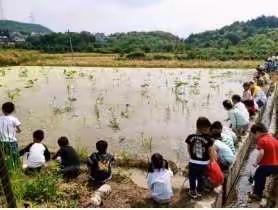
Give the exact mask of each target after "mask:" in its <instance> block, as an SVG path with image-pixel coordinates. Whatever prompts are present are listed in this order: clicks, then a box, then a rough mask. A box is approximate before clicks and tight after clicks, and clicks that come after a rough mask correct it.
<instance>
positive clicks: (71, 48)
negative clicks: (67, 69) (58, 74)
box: [68, 30, 73, 61]
mask: <svg viewBox="0 0 278 210" xmlns="http://www.w3.org/2000/svg"><path fill="white" fill-rule="evenodd" d="M68 35H69V44H70V51H71V57H72V61H73V47H72V41H71V36H70V31H69V30H68Z"/></svg>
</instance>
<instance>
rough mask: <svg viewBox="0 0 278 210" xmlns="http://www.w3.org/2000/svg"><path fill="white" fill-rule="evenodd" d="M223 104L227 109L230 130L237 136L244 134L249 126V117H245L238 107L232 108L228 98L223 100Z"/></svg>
mask: <svg viewBox="0 0 278 210" xmlns="http://www.w3.org/2000/svg"><path fill="white" fill-rule="evenodd" d="M223 106H224V108H225V109H226V110H227V111H228V118H229V120H230V121H231V128H232V130H233V131H234V132H235V133H236V134H237V136H238V137H240V136H241V135H243V134H245V132H246V131H247V130H248V128H249V117H248V118H247V117H246V115H245V114H243V113H242V112H241V111H240V110H239V109H237V108H234V107H233V104H232V102H231V101H230V100H225V101H224V102H223Z"/></svg>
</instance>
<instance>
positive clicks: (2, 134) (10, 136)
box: [0, 102, 21, 165]
mask: <svg viewBox="0 0 278 210" xmlns="http://www.w3.org/2000/svg"><path fill="white" fill-rule="evenodd" d="M14 110H15V105H14V104H13V103H11V102H6V103H4V104H3V105H2V112H3V115H2V116H1V117H0V144H1V149H2V151H3V152H4V153H5V154H6V155H7V156H8V157H7V158H9V159H11V160H12V164H13V165H15V164H18V163H19V154H18V143H17V139H16V133H19V132H21V130H20V125H21V123H20V122H19V120H18V119H17V118H16V117H14V116H13V115H12V114H13V112H14Z"/></svg>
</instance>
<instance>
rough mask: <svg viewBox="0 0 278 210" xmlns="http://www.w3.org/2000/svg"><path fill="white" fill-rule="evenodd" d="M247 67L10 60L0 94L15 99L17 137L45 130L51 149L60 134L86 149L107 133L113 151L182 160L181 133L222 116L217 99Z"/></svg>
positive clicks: (235, 87) (244, 76)
mask: <svg viewBox="0 0 278 210" xmlns="http://www.w3.org/2000/svg"><path fill="white" fill-rule="evenodd" d="M251 74H252V71H251V70H217V69H210V70H208V69H108V68H107V69H103V68H78V67H77V68H68V67H64V68H62V67H12V68H8V67H7V68H1V69H0V86H1V88H0V93H1V102H4V101H7V100H9V101H10V100H12V101H14V102H15V103H16V108H17V111H16V116H18V118H19V119H20V121H21V122H22V129H23V132H22V133H21V134H20V135H19V136H18V139H19V144H20V145H25V144H27V143H28V142H30V141H31V140H32V138H31V137H32V132H33V131H34V130H36V129H44V130H45V131H46V140H45V143H46V144H47V145H48V146H49V148H50V149H52V150H53V149H56V148H57V146H56V141H57V138H58V137H59V136H61V135H66V136H68V137H69V138H70V141H71V143H72V144H73V145H74V146H75V147H79V148H86V150H88V151H89V152H90V151H92V149H93V148H94V147H95V142H96V141H97V140H99V139H106V140H107V141H108V142H109V144H110V148H109V149H110V151H112V152H113V153H117V154H119V153H128V154H131V155H134V154H137V155H139V156H142V157H146V158H147V155H148V154H149V153H152V152H157V151H159V152H161V153H162V154H164V155H165V156H166V157H167V158H169V159H171V160H173V161H175V162H177V163H178V164H179V163H184V161H185V160H186V158H187V156H186V145H185V143H184V139H185V137H186V136H187V135H188V134H190V133H191V132H194V131H195V122H196V119H197V118H198V117H199V116H207V117H209V118H210V119H211V120H220V121H223V120H224V119H226V117H227V115H226V111H225V110H223V108H222V101H223V100H224V99H225V98H227V97H230V96H231V95H232V94H234V93H241V92H242V83H243V82H244V81H248V80H250V79H251Z"/></svg>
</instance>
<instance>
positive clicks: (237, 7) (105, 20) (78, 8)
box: [2, 0, 278, 37]
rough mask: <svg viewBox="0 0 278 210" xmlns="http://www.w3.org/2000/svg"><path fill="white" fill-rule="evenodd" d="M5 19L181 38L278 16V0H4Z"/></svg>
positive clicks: (61, 27) (54, 27)
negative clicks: (153, 32)
mask: <svg viewBox="0 0 278 210" xmlns="http://www.w3.org/2000/svg"><path fill="white" fill-rule="evenodd" d="M2 1H3V8H4V14H5V18H6V19H11V20H17V21H24V22H30V20H31V18H30V14H31V13H33V15H34V19H35V23H39V24H42V25H44V26H47V27H49V28H50V29H52V30H54V31H62V32H64V31H66V30H67V29H68V28H69V29H70V30H71V31H82V30H86V31H90V32H104V33H106V34H109V33H114V32H127V31H150V30H163V31H168V32H171V33H173V34H175V35H179V36H181V37H186V36H187V35H189V34H190V33H197V32H201V31H205V30H212V29H216V28H219V27H221V26H224V25H227V24H231V23H233V22H234V21H237V20H248V19H252V18H255V17H257V16H260V15H276V16H278V0H2Z"/></svg>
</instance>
